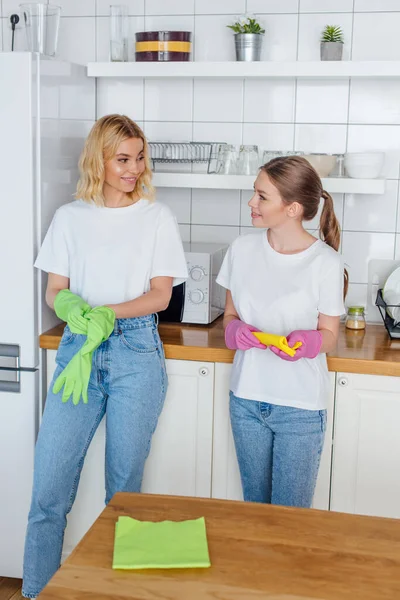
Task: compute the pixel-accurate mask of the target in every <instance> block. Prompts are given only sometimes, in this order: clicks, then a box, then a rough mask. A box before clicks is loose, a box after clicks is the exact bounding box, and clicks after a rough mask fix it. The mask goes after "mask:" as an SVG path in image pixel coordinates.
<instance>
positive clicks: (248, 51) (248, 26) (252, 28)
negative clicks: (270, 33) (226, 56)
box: [227, 15, 265, 61]
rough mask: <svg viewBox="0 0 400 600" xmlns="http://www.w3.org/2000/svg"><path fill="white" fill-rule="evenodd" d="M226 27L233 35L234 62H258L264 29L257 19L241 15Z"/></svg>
mask: <svg viewBox="0 0 400 600" xmlns="http://www.w3.org/2000/svg"><path fill="white" fill-rule="evenodd" d="M227 27H229V29H232V31H233V32H234V33H235V48H236V60H239V61H253V60H260V58H261V48H262V41H263V37H264V33H265V29H263V28H262V27H261V25H260V23H258V21H257V18H256V17H255V16H252V15H243V16H242V17H238V18H237V19H236V21H235V22H234V23H232V25H227Z"/></svg>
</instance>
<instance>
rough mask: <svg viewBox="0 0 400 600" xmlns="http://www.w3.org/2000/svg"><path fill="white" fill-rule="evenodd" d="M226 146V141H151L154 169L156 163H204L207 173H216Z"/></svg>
mask: <svg viewBox="0 0 400 600" xmlns="http://www.w3.org/2000/svg"><path fill="white" fill-rule="evenodd" d="M224 146H226V143H225V142H149V151H150V158H151V161H152V163H153V170H154V171H155V170H156V163H164V164H196V163H197V164H200V163H203V164H206V165H207V173H215V170H216V167H215V165H216V162H217V159H218V154H219V152H220V151H221V149H222V148H223V147H224ZM213 165H214V167H213Z"/></svg>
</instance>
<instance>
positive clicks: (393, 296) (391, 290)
mask: <svg viewBox="0 0 400 600" xmlns="http://www.w3.org/2000/svg"><path fill="white" fill-rule="evenodd" d="M382 297H383V299H384V301H385V302H386V304H400V267H399V268H397V269H395V270H394V271H393V273H392V274H391V275H389V277H388V278H387V280H386V283H385V285H384V288H383V290H382ZM387 312H388V313H389V315H390V316H391V317H392V319H393V320H394V322H395V324H396V325H397V323H400V307H393V308H388V309H387Z"/></svg>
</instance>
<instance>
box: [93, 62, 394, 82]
mask: <svg viewBox="0 0 400 600" xmlns="http://www.w3.org/2000/svg"><path fill="white" fill-rule="evenodd" d="M88 76H89V77H140V78H147V79H151V78H157V79H158V78H163V77H167V78H168V77H175V78H176V77H177V78H185V77H186V78H203V79H209V78H212V79H221V78H230V79H232V78H239V79H243V78H253V79H254V78H256V79H257V78H259V79H262V78H278V79H279V78H280V79H282V78H284V79H285V78H286V79H287V78H292V77H302V78H309V79H343V78H344V79H348V78H356V77H362V78H374V79H376V78H379V79H382V78H400V62H399V61H362V62H357V61H324V62H322V61H313V62H306V61H296V62H265V61H263V62H230V61H224V62H196V61H193V62H164V63H161V62H148V63H146V62H125V63H122V62H121V63H113V62H92V63H89V64H88Z"/></svg>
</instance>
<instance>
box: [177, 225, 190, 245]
mask: <svg viewBox="0 0 400 600" xmlns="http://www.w3.org/2000/svg"><path fill="white" fill-rule="evenodd" d="M179 232H180V234H181V238H182V242H190V225H181V224H180V225H179Z"/></svg>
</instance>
